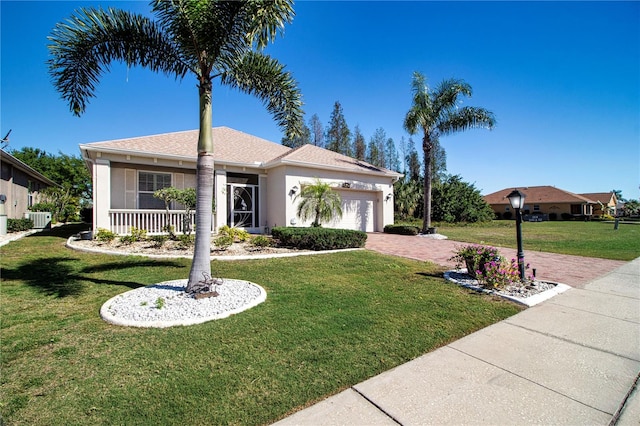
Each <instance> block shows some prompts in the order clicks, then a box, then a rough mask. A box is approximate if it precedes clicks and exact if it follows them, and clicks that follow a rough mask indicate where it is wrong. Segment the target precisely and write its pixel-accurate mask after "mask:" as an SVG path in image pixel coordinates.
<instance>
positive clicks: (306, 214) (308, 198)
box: [296, 179, 342, 226]
mask: <svg viewBox="0 0 640 426" xmlns="http://www.w3.org/2000/svg"><path fill="white" fill-rule="evenodd" d="M298 197H299V198H302V201H300V204H298V217H299V218H300V219H301V220H303V221H306V220H308V219H311V218H312V217H313V223H312V225H311V226H320V223H321V222H328V221H330V220H331V219H333V217H334V216H338V217H342V200H341V199H340V194H338V193H337V192H335V191H334V190H333V189H332V188H331V186H330V185H329V184H328V183H326V182H321V181H320V179H316V180H315V183H314V184H313V185H307V186H305V187H304V188H303V189H302V191H300V195H298V196H296V198H298Z"/></svg>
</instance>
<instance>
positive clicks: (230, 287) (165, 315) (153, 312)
mask: <svg viewBox="0 0 640 426" xmlns="http://www.w3.org/2000/svg"><path fill="white" fill-rule="evenodd" d="M186 285H187V280H186V279H184V280H174V281H165V282H162V283H159V284H154V285H150V286H146V287H141V288H137V289H134V290H130V291H127V292H126V293H122V294H119V295H117V296H115V297H113V298H111V299H109V300H108V301H107V302H106V303H105V304H104V305H102V308H101V309H100V316H101V317H102V318H103V319H104V320H105V321H107V322H109V323H111V324H115V325H124V326H131V327H157V328H164V327H172V326H176V325H193V324H201V323H203V322H207V321H211V320H215V319H221V318H226V317H228V316H230V315H233V314H237V313H239V312H242V311H245V310H247V309H250V308H252V307H254V306H257V305H259V304H260V303H262V302H264V301H265V300H266V299H267V293H266V291H265V290H264V289H263V288H262V287H260V286H259V285H257V284H254V283H252V282H249V281H242V280H231V279H224V283H223V284H222V285H219V286H217V287H216V291H217V292H218V293H219V295H218V296H217V297H205V298H201V299H196V298H195V297H193V296H192V295H189V294H187V293H185V292H184V289H185V287H186Z"/></svg>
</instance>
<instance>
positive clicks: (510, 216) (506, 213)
mask: <svg viewBox="0 0 640 426" xmlns="http://www.w3.org/2000/svg"><path fill="white" fill-rule="evenodd" d="M512 217H513V213H511V212H504V213H503V214H502V218H503V219H507V220H509V219H511V218H512Z"/></svg>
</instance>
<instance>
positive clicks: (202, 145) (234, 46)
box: [48, 0, 303, 293]
mask: <svg viewBox="0 0 640 426" xmlns="http://www.w3.org/2000/svg"><path fill="white" fill-rule="evenodd" d="M150 6H151V8H152V11H153V13H154V15H155V18H156V19H155V20H152V19H149V18H147V17H145V16H143V15H139V14H133V13H130V12H127V11H123V10H118V9H112V8H109V9H108V10H103V9H101V8H100V9H95V8H88V9H80V10H79V11H76V12H75V13H74V14H73V15H72V16H71V18H70V19H69V20H67V21H66V22H64V23H59V24H57V25H56V27H55V28H54V29H53V30H52V33H51V35H50V36H49V40H50V41H51V45H50V46H49V49H50V53H51V56H52V58H51V59H50V60H49V62H48V64H49V73H50V74H51V76H52V78H53V81H54V85H55V87H56V89H57V90H58V91H59V92H60V93H61V95H62V98H63V99H64V100H65V101H67V102H68V104H69V107H70V109H71V112H72V113H73V114H75V115H77V116H80V115H81V114H82V113H83V112H84V111H85V108H86V105H87V102H88V101H89V99H91V98H93V97H94V96H95V87H96V84H97V83H98V80H99V77H100V76H101V74H102V73H103V72H104V71H108V70H109V65H110V63H111V62H114V61H117V62H124V63H126V64H127V65H128V66H136V65H138V66H142V67H146V68H148V69H150V70H152V71H154V72H161V73H163V74H165V75H167V76H173V77H175V78H176V79H183V78H184V77H185V76H186V75H187V74H190V75H192V76H193V77H195V79H196V81H197V83H198V84H197V87H198V95H199V103H200V109H199V127H200V131H199V135H198V142H197V143H198V160H197V166H196V168H197V184H196V190H197V207H196V241H195V250H194V257H193V262H192V265H191V271H190V273H189V281H188V284H187V288H186V291H187V292H189V293H192V292H195V291H196V290H197V287H198V282H199V281H201V280H202V278H203V273H207V274H210V273H211V261H210V248H211V241H210V238H211V215H212V201H213V177H214V174H213V140H212V131H211V128H212V87H213V80H214V79H215V78H218V79H219V81H220V83H221V84H223V85H227V86H230V87H233V88H236V89H239V90H240V91H242V92H245V93H248V94H252V95H255V96H256V97H258V98H259V99H261V100H262V101H263V102H264V104H265V106H266V108H267V110H268V111H269V112H270V113H271V114H272V115H273V116H274V119H275V120H276V122H277V123H278V124H279V125H280V126H281V127H282V128H283V129H284V130H285V133H286V134H287V136H288V137H290V138H294V137H296V136H298V135H299V129H300V122H302V115H303V113H302V102H301V96H300V92H299V90H298V88H297V84H296V82H295V81H294V80H293V78H292V76H291V75H290V74H289V73H288V72H285V71H284V66H283V65H281V64H280V63H279V62H278V61H277V60H275V59H273V58H271V57H269V56H267V55H266V54H264V53H262V49H264V48H265V47H266V46H267V44H268V43H269V42H272V41H273V40H274V39H275V37H276V35H277V34H278V33H279V32H282V30H283V28H284V24H285V23H288V22H291V20H292V19H293V16H294V11H293V1H292V0H271V1H266V0H265V1H261V0H254V1H239V0H238V1H216V0H170V1H169V0H166V1H165V0H155V1H151V3H150ZM194 142H195V141H194Z"/></svg>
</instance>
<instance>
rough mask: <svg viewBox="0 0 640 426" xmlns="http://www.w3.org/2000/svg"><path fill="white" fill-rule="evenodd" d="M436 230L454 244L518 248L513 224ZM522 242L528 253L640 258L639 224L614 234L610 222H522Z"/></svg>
mask: <svg viewBox="0 0 640 426" xmlns="http://www.w3.org/2000/svg"><path fill="white" fill-rule="evenodd" d="M412 224H413V225H415V223H412ZM417 226H421V224H419V225H417ZM434 226H437V227H438V233H439V234H443V235H446V236H447V237H449V239H451V240H455V241H461V242H468V243H476V244H479V243H483V244H488V245H492V246H497V247H511V248H516V230H515V221H513V220H497V221H492V222H489V223H484V224H470V225H467V226H462V225H453V224H446V223H438V224H435V225H434ZM522 240H523V246H524V250H525V253H526V251H528V250H533V251H544V252H550V253H561V254H572V255H576V256H587V257H597V258H602V259H613V260H633V259H635V258H637V257H639V256H640V224H623V223H621V224H620V226H619V228H618V229H617V230H614V229H613V223H611V222H598V221H592V222H580V221H547V222H523V223H522Z"/></svg>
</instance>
